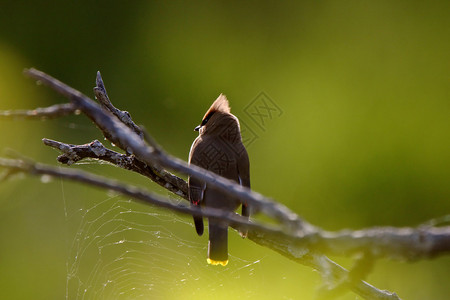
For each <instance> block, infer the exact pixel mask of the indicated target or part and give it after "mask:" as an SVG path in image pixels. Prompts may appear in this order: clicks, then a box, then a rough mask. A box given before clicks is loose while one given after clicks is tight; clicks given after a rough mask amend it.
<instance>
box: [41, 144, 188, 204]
mask: <svg viewBox="0 0 450 300" xmlns="http://www.w3.org/2000/svg"><path fill="white" fill-rule="evenodd" d="M42 141H43V142H44V144H45V145H47V146H50V147H52V148H55V149H57V150H59V151H61V152H62V153H63V154H62V155H60V156H58V158H57V160H58V161H59V162H60V163H62V164H66V165H69V166H70V165H72V164H73V163H76V162H78V161H80V160H82V159H85V158H93V159H98V160H102V161H106V162H109V163H111V164H113V165H115V166H118V167H120V168H123V169H126V170H130V171H134V172H136V173H139V174H141V175H144V176H146V177H148V178H150V179H151V180H152V181H154V182H156V183H157V184H159V185H160V186H162V187H164V188H166V189H167V190H169V191H171V192H172V193H174V194H176V195H178V196H180V197H183V198H185V199H188V198H187V192H186V191H187V183H186V181H184V180H183V179H181V178H179V177H178V176H175V175H173V174H172V173H170V172H167V171H166V170H164V169H160V168H155V167H152V166H150V165H147V164H145V163H143V162H141V161H140V160H138V159H136V157H135V156H133V155H125V154H121V153H119V152H116V151H113V150H110V149H108V148H106V147H105V146H104V145H103V144H102V143H100V142H99V141H98V140H95V141H93V142H91V143H89V144H84V145H71V144H65V143H62V142H58V141H54V140H50V139H42Z"/></svg>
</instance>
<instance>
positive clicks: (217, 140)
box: [188, 94, 250, 266]
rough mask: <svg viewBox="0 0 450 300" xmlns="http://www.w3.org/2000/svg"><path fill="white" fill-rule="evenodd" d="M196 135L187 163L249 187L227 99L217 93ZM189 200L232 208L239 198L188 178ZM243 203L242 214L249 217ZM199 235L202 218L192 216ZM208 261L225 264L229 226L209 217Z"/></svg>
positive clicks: (242, 149)
mask: <svg viewBox="0 0 450 300" xmlns="http://www.w3.org/2000/svg"><path fill="white" fill-rule="evenodd" d="M195 130H197V131H199V136H198V137H197V138H196V139H195V141H194V143H193V144H192V146H191V151H190V152H189V163H190V164H194V165H196V166H199V167H202V168H203V169H206V170H209V171H212V172H214V173H216V174H218V175H220V176H223V177H225V178H228V179H231V180H234V181H236V182H237V183H240V184H241V185H243V186H246V187H250V164H249V159H248V155H247V151H246V149H245V147H244V144H243V143H242V138H241V132H240V127H239V121H238V119H237V118H236V117H235V116H234V115H232V114H231V113H230V106H229V103H228V100H227V98H226V97H225V96H224V95H222V94H220V96H219V97H218V98H217V99H216V101H214V103H213V104H212V105H211V107H210V108H209V109H208V111H207V112H206V114H205V116H204V117H203V119H202V122H201V124H200V125H199V126H197V127H196V128H195ZM188 184H189V200H190V201H191V204H192V205H199V206H206V207H213V208H219V209H222V210H227V211H235V210H236V209H237V208H238V207H239V205H240V201H239V200H238V199H235V198H233V197H229V196H227V195H224V194H223V193H222V192H221V191H219V190H217V189H215V188H214V187H212V186H209V185H207V184H205V183H204V182H202V181H200V180H198V179H196V178H193V177H189V180H188ZM249 214H250V211H249V208H248V207H247V205H246V204H244V205H243V206H242V215H243V216H247V217H248V216H249ZM194 223H195V229H196V230H197V233H198V235H202V234H203V219H202V218H201V217H194ZM208 227H209V243H208V260H207V261H208V263H210V264H214V265H217V264H221V265H223V266H225V265H226V264H227V263H228V226H226V225H225V226H224V225H222V224H220V223H218V222H215V221H214V220H209V222H208Z"/></svg>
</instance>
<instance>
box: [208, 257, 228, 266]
mask: <svg viewBox="0 0 450 300" xmlns="http://www.w3.org/2000/svg"><path fill="white" fill-rule="evenodd" d="M206 261H207V262H208V264H210V265H213V266H217V265H222V266H224V267H225V266H226V265H227V264H228V260H213V259H209V258H207V259H206Z"/></svg>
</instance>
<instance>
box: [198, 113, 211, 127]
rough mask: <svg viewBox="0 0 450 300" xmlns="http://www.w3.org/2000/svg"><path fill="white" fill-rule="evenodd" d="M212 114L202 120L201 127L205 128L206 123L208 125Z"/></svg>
mask: <svg viewBox="0 0 450 300" xmlns="http://www.w3.org/2000/svg"><path fill="white" fill-rule="evenodd" d="M213 114H214V112H211V113H209V114H208V115H207V116H206V117H205V118H204V119H203V120H202V124H201V126H205V125H206V123H208V121H209V119H210V118H211V116H212V115H213Z"/></svg>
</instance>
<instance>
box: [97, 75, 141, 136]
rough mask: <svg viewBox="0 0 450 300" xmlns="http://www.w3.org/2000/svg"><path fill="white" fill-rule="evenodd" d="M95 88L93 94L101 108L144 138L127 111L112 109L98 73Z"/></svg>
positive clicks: (112, 106)
mask: <svg viewBox="0 0 450 300" xmlns="http://www.w3.org/2000/svg"><path fill="white" fill-rule="evenodd" d="M96 85H97V86H96V87H94V94H95V96H96V98H97V100H98V101H99V102H100V104H101V106H102V107H104V108H106V109H107V110H108V111H110V112H111V113H112V114H113V115H115V116H116V117H117V118H118V119H119V120H120V121H121V122H122V123H124V124H125V125H126V126H128V128H130V129H131V130H133V131H134V132H135V133H136V134H137V135H139V136H140V137H141V138H142V139H143V138H144V133H143V132H142V129H141V128H140V127H139V126H137V125H136V124H135V123H134V122H133V120H132V119H131V116H130V113H129V112H127V111H122V110H119V109H117V108H116V107H114V105H113V104H112V103H111V101H110V100H109V97H108V93H106V88H105V84H104V83H103V79H102V75H101V74H100V71H98V72H97V79H96Z"/></svg>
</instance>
